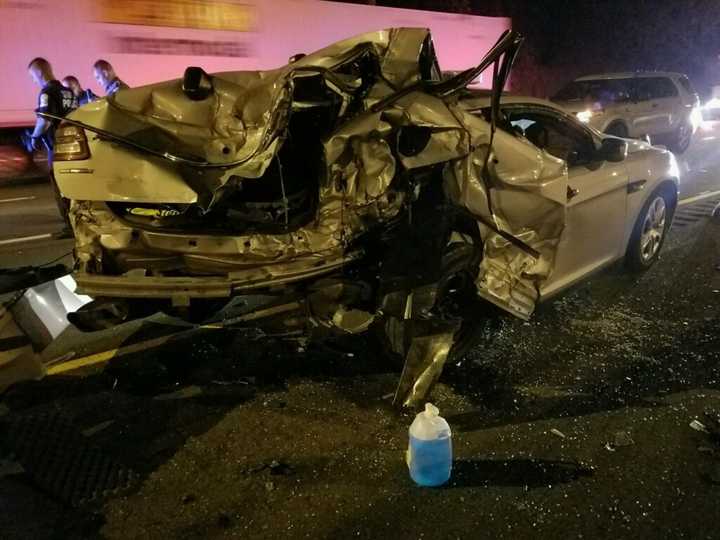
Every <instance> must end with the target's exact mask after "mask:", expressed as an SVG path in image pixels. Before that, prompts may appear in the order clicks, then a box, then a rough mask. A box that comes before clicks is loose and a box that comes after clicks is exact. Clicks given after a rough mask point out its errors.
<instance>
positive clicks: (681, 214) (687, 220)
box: [673, 197, 720, 228]
mask: <svg viewBox="0 0 720 540" xmlns="http://www.w3.org/2000/svg"><path fill="white" fill-rule="evenodd" d="M718 203H720V197H713V198H711V199H705V200H704V201H698V202H695V203H692V204H688V205H686V206H680V207H678V209H677V211H676V212H675V219H674V220H673V227H676V228H677V227H687V226H688V225H692V224H694V223H697V222H698V221H700V220H702V219H705V218H709V217H710V215H711V213H712V211H713V209H714V208H715V207H716V206H717V205H718Z"/></svg>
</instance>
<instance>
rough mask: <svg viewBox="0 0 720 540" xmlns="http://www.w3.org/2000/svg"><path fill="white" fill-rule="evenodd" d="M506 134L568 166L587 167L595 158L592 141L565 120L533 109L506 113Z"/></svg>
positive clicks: (505, 111)
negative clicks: (512, 134)
mask: <svg viewBox="0 0 720 540" xmlns="http://www.w3.org/2000/svg"><path fill="white" fill-rule="evenodd" d="M503 112H504V114H505V120H506V126H509V130H510V131H511V132H512V133H514V134H516V135H520V136H522V137H525V138H526V139H527V140H528V141H530V142H531V143H533V144H534V145H535V146H537V147H538V148H541V149H543V150H545V151H547V152H548V153H549V154H550V155H552V156H555V157H556V158H559V159H562V160H564V161H567V163H568V165H569V166H577V165H582V164H585V163H590V162H591V161H592V160H593V158H594V155H595V144H594V142H593V140H592V137H591V136H590V135H589V134H588V133H586V132H585V131H584V130H583V129H582V128H579V127H578V126H574V125H572V123H571V122H569V121H567V120H565V119H564V118H562V117H560V116H557V115H554V114H550V113H545V112H542V111H536V110H532V109H505V110H504V111H503Z"/></svg>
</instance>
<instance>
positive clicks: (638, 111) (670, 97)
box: [631, 77, 677, 136]
mask: <svg viewBox="0 0 720 540" xmlns="http://www.w3.org/2000/svg"><path fill="white" fill-rule="evenodd" d="M635 88H636V94H635V97H636V102H635V103H634V105H633V112H634V118H635V126H634V130H632V131H633V133H631V135H633V136H640V135H645V134H648V135H655V134H658V133H667V132H668V131H669V130H670V119H671V117H672V112H673V107H674V105H675V102H676V101H677V88H675V85H674V84H673V83H672V82H671V81H670V80H668V79H667V78H664V77H638V78H637V79H635Z"/></svg>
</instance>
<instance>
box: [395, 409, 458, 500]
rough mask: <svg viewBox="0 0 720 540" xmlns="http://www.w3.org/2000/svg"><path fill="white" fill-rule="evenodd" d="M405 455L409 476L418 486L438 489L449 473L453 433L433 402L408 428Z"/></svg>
mask: <svg viewBox="0 0 720 540" xmlns="http://www.w3.org/2000/svg"><path fill="white" fill-rule="evenodd" d="M409 432H410V442H409V444H408V450H407V454H406V461H407V465H408V469H410V477H411V478H412V479H413V481H414V482H415V483H416V484H417V485H419V486H428V487H432V486H441V485H443V484H444V483H445V482H447V481H448V480H449V479H450V472H451V471H452V433H451V432H450V426H449V425H448V423H447V422H446V421H445V419H444V418H443V417H442V416H440V411H439V410H438V408H437V407H436V406H435V405H433V404H432V403H426V404H425V410H424V411H423V412H421V413H418V415H417V416H416V417H415V420H414V421H413V423H412V425H411V426H410V430H409Z"/></svg>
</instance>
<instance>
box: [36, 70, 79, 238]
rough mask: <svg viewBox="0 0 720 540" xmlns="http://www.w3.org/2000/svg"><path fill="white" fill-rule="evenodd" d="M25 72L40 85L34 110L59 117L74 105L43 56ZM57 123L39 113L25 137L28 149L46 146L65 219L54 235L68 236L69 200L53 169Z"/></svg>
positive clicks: (71, 96) (51, 175) (62, 214)
mask: <svg viewBox="0 0 720 540" xmlns="http://www.w3.org/2000/svg"><path fill="white" fill-rule="evenodd" d="M28 73H29V75H30V78H31V79H32V80H33V82H34V83H35V84H37V85H38V86H39V87H40V88H41V90H40V94H39V95H38V106H37V109H35V112H36V113H49V114H53V115H56V116H60V117H62V116H65V115H66V114H67V113H69V112H70V111H71V110H72V109H73V105H74V104H75V98H74V96H73V93H72V92H71V91H70V90H68V89H67V88H65V87H64V86H63V85H62V84H60V82H59V81H58V80H56V79H55V75H53V71H52V67H51V66H50V62H48V61H47V60H45V59H44V58H40V57H38V58H34V59H33V60H32V61H31V62H30V63H29V64H28ZM59 123H60V121H59V120H55V119H49V118H45V117H42V116H39V115H38V117H37V120H35V128H34V129H33V130H32V132H31V133H30V134H29V138H28V139H27V149H28V150H29V151H30V152H32V151H33V150H40V149H41V148H45V149H46V150H47V153H48V164H49V165H50V181H51V184H52V186H53V191H54V192H55V201H56V202H57V206H58V210H59V211H60V215H61V216H62V218H63V220H64V221H65V228H64V229H63V230H62V231H61V232H60V233H58V234H57V235H56V236H57V237H60V238H69V237H71V236H72V230H71V228H70V219H69V218H68V203H67V200H65V199H63V198H62V195H61V194H60V190H59V189H58V187H57V183H56V182H55V176H54V175H53V172H52V162H53V146H54V142H55V139H54V136H55V130H56V129H57V126H58V124H59Z"/></svg>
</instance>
